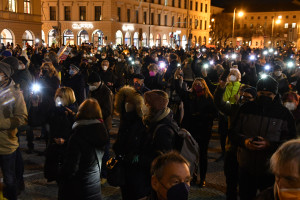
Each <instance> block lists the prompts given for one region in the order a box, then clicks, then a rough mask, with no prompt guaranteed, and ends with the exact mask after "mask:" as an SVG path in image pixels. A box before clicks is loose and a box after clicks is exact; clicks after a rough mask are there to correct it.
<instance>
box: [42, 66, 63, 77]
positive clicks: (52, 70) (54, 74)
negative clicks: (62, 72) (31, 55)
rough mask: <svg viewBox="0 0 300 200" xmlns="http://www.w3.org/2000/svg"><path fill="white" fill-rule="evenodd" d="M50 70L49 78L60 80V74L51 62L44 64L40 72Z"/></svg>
mask: <svg viewBox="0 0 300 200" xmlns="http://www.w3.org/2000/svg"><path fill="white" fill-rule="evenodd" d="M48 68H49V77H50V78H52V77H53V76H56V77H57V78H58V79H59V76H58V72H57V71H56V69H55V67H54V66H53V64H52V63H51V62H45V63H43V64H42V66H41V69H40V70H47V69H48Z"/></svg>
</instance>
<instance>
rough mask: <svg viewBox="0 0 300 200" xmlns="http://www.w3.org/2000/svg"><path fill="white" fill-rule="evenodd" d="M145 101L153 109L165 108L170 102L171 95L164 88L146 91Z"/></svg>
mask: <svg viewBox="0 0 300 200" xmlns="http://www.w3.org/2000/svg"><path fill="white" fill-rule="evenodd" d="M144 98H145V103H147V104H148V105H149V106H150V107H151V108H152V109H153V110H156V111H158V110H163V109H165V108H167V106H168V103H169V96H168V94H167V93H166V92H164V91H162V90H152V91H148V92H145V94H144Z"/></svg>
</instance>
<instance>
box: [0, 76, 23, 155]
mask: <svg viewBox="0 0 300 200" xmlns="http://www.w3.org/2000/svg"><path fill="white" fill-rule="evenodd" d="M26 123H27V109H26V104H25V101H24V97H23V94H22V92H21V91H20V89H19V88H17V87H16V86H15V84H14V82H13V81H12V82H11V83H10V85H9V86H8V87H6V88H4V89H2V88H1V89H0V155H8V154H11V153H13V152H14V151H16V149H17V148H18V147H19V143H18V138H17V136H16V134H17V132H18V130H17V127H19V126H21V125H25V124H26Z"/></svg>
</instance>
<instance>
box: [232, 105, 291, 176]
mask: <svg viewBox="0 0 300 200" xmlns="http://www.w3.org/2000/svg"><path fill="white" fill-rule="evenodd" d="M255 136H261V137H263V138H265V139H266V140H267V141H268V142H269V143H270V146H269V147H267V148H266V149H264V150H261V151H251V150H249V149H246V148H245V140H246V139H247V138H253V137H255ZM230 137H231V139H233V141H234V142H235V144H236V145H239V149H238V162H239V166H240V167H241V168H243V169H245V170H247V171H248V172H249V173H253V174H256V175H259V174H266V173H267V172H268V170H269V166H268V162H269V159H270V157H271V156H272V154H273V153H274V152H275V151H276V149H277V148H278V147H279V146H280V145H281V144H282V143H284V142H285V141H287V140H290V139H293V138H295V137H296V127H295V120H294V118H293V116H292V114H291V113H290V111H289V110H288V109H287V108H285V107H284V106H282V105H280V104H276V103H271V104H269V105H264V106H263V105H260V104H258V103H257V102H256V101H255V102H249V103H247V104H244V105H243V106H242V107H241V108H240V111H239V113H238V115H237V117H236V121H235V122H234V124H233V128H232V130H231V131H230Z"/></svg>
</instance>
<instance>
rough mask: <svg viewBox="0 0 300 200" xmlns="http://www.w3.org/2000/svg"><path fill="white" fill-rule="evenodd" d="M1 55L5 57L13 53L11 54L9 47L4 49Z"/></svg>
mask: <svg viewBox="0 0 300 200" xmlns="http://www.w3.org/2000/svg"><path fill="white" fill-rule="evenodd" d="M1 55H2V57H3V58H7V57H10V56H11V55H12V54H11V52H10V50H8V49H7V50H5V51H3V52H2V53H1Z"/></svg>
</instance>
